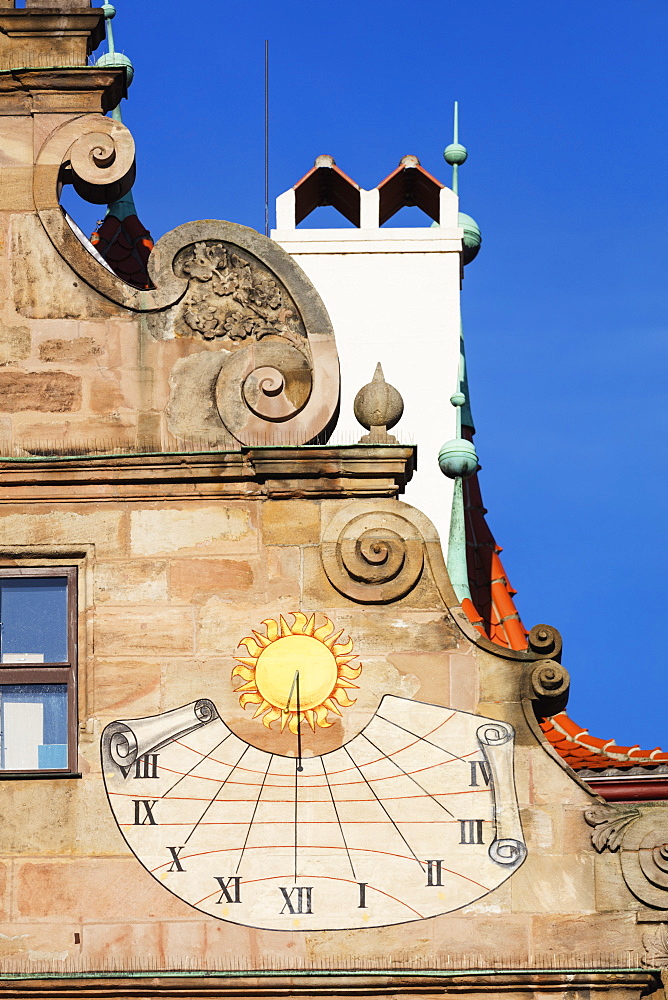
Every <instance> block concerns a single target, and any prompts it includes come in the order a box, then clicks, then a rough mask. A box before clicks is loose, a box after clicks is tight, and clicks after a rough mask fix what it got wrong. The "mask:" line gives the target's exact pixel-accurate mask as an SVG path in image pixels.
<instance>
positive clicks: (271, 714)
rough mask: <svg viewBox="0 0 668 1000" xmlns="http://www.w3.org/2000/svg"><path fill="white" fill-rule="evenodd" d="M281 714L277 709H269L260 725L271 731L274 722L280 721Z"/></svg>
mask: <svg viewBox="0 0 668 1000" xmlns="http://www.w3.org/2000/svg"><path fill="white" fill-rule="evenodd" d="M281 714H282V713H281V712H279V710H278V709H277V708H271V709H270V710H269V711H268V712H267V714H266V715H265V717H264V718H263V720H262V725H263V726H266V727H267V729H271V727H272V726H273V724H274V723H275V722H276V720H277V719H280V717H281Z"/></svg>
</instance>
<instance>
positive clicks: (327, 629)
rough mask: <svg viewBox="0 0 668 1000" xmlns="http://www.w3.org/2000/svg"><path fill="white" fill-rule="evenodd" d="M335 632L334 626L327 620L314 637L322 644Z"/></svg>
mask: <svg viewBox="0 0 668 1000" xmlns="http://www.w3.org/2000/svg"><path fill="white" fill-rule="evenodd" d="M333 631H334V626H333V625H332V623H331V622H330V620H329V618H326V619H325V624H324V625H321V626H320V627H319V628H317V629H316V630H315V632H314V633H313V635H314V637H315V638H316V639H320V642H324V641H325V638H326V637H327V636H328V635H331V634H332V632H333Z"/></svg>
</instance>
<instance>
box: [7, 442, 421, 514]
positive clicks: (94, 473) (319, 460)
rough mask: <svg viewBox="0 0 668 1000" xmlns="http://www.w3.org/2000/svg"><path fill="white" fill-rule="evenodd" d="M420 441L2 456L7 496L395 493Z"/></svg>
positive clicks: (27, 499)
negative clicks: (410, 443) (406, 444)
mask: <svg viewBox="0 0 668 1000" xmlns="http://www.w3.org/2000/svg"><path fill="white" fill-rule="evenodd" d="M415 451H416V449H415V448H414V447H403V446H400V445H390V446H378V445H354V446H349V447H342V448H335V447H329V446H327V445H322V446H321V445H312V446H308V447H300V448H291V447H277V448H244V449H242V450H240V451H228V452H220V451H209V452H196V453H189V454H180V453H174V454H163V453H153V454H137V455H127V454H125V455H92V456H91V455H85V456H80V457H69V456H64V457H45V458H39V457H38V458H33V457H26V458H14V459H10V458H0V503H35V502H46V503H49V502H51V503H53V502H64V501H65V502H70V503H71V502H74V501H93V500H94V501H111V500H140V499H147V500H150V499H169V498H173V499H189V498H190V499H202V498H205V497H225V498H231V499H235V498H236V499H241V498H246V497H259V498H261V497H275V498H276V497H309V498H325V497H356V498H360V497H395V496H397V494H398V493H401V492H402V491H403V489H404V487H405V485H406V483H407V482H408V481H409V480H410V478H411V476H412V474H413V470H414V468H415Z"/></svg>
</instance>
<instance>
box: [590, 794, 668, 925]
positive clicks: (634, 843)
mask: <svg viewBox="0 0 668 1000" xmlns="http://www.w3.org/2000/svg"><path fill="white" fill-rule="evenodd" d="M585 820H586V821H587V823H589V825H590V826H592V827H594V830H593V833H592V843H593V845H594V847H595V848H596V850H597V851H598V852H599V854H600V853H601V852H602V851H604V850H605V849H606V848H607V849H608V850H610V851H616V850H618V849H620V851H619V854H620V860H621V866H622V875H623V876H624V881H625V882H626V884H627V886H628V887H629V889H630V890H631V892H632V893H633V895H634V896H635V897H636V898H637V899H639V900H640V901H641V902H643V903H645V904H647V905H648V906H652V907H655V908H656V909H659V910H668V809H665V808H663V807H660V806H653V807H651V808H649V809H646V810H643V809H641V808H638V809H636V808H635V807H634V806H630V805H618V806H615V805H609V804H606V805H597V806H593V807H592V808H590V809H587V810H586V811H585Z"/></svg>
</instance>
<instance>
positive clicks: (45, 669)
mask: <svg viewBox="0 0 668 1000" xmlns="http://www.w3.org/2000/svg"><path fill="white" fill-rule="evenodd" d="M26 577H27V578H33V579H35V578H36V579H45V578H47V577H49V578H53V577H65V578H66V579H67V622H66V624H67V661H66V662H64V663H39V664H37V663H27V664H25V666H23V665H21V664H17V663H11V664H9V663H8V664H3V663H2V660H1V658H0V687H4V686H5V685H6V684H7V685H9V684H66V685H67V767H66V768H48V769H47V768H42V769H39V768H25V769H23V770H20V771H16V770H13V771H5V770H0V781H2V780H3V779H4V780H7V779H10V780H11V779H15V778H68V777H79V775H78V774H77V773H76V772H77V764H78V751H79V747H78V739H77V737H78V729H79V719H78V694H77V660H78V652H79V644H78V567H77V566H30V567H28V566H0V580H7V579H20V578H26ZM1 627H2V621H1V620H0V628H1ZM0 651H1V647H0Z"/></svg>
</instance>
